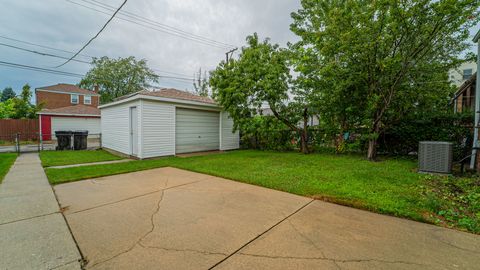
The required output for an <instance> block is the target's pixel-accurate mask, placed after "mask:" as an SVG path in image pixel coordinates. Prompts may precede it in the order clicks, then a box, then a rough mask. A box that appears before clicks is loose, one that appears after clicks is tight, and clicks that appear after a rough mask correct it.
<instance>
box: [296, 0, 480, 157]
mask: <svg viewBox="0 0 480 270" xmlns="http://www.w3.org/2000/svg"><path fill="white" fill-rule="evenodd" d="M292 17H293V19H294V22H293V23H292V25H291V30H292V31H293V32H294V33H295V34H297V35H298V36H299V37H300V38H301V41H300V42H299V43H298V44H296V46H295V48H296V50H297V51H298V52H299V54H300V55H307V57H303V58H300V61H299V62H300V63H299V64H298V66H299V67H300V70H299V71H300V72H301V73H302V74H301V75H302V76H304V77H306V78H308V79H309V80H310V81H309V82H308V84H304V86H305V85H307V86H308V87H311V88H317V89H318V91H317V94H316V97H317V104H320V105H325V106H327V107H325V108H328V109H331V111H330V112H329V115H330V116H331V117H332V119H333V120H332V122H334V123H336V125H337V126H338V125H339V124H338V123H339V122H338V120H339V119H341V118H344V119H345V121H346V122H345V123H348V125H351V126H353V125H354V126H362V127H366V128H367V129H368V134H367V135H368V138H369V143H368V154H367V156H368V158H369V159H370V160H374V159H375V158H376V153H377V139H378V137H379V135H380V134H381V133H382V132H384V130H385V128H386V127H388V126H389V125H390V124H391V123H392V122H394V121H395V119H399V118H401V117H402V115H403V114H404V113H405V112H408V111H409V110H412V109H413V110H414V109H416V108H418V107H419V106H420V105H421V103H420V101H422V100H423V101H427V100H428V95H430V93H432V94H431V95H435V96H437V95H438V96H445V97H446V96H447V94H448V92H449V91H450V88H449V87H448V82H447V79H446V77H444V76H445V74H446V73H447V71H448V70H449V69H450V68H452V67H454V66H456V65H458V64H459V62H460V61H459V60H460V59H459V55H460V54H461V52H462V51H464V50H465V49H466V48H467V46H468V44H467V42H466V40H467V38H468V37H469V31H468V30H469V28H470V27H472V26H473V25H475V24H476V23H477V22H478V21H479V18H480V17H479V16H478V0H419V1H408V0H400V1H399V0H378V1H371V0H331V1H322V0H302V8H301V9H300V10H298V11H297V12H295V13H292ZM305 52H307V53H305ZM442 76H443V77H444V78H445V79H444V78H442ZM439 77H440V78H439ZM437 79H441V80H444V82H435V83H434V81H433V80H437ZM326 84H330V86H331V88H328V87H325V85H326ZM420 84H427V85H428V84H429V86H430V87H425V86H424V85H423V86H420ZM419 90H422V91H427V92H430V93H419ZM328 104H330V105H331V106H328ZM325 111H326V110H324V112H325ZM340 122H341V121H340Z"/></svg>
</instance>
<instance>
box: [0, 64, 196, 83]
mask: <svg viewBox="0 0 480 270" xmlns="http://www.w3.org/2000/svg"><path fill="white" fill-rule="evenodd" d="M0 65H2V66H6V67H11V68H18V69H25V70H31V71H38V72H44V73H51V74H56V75H65V76H71V77H78V78H83V77H85V75H82V74H78V73H73V72H67V71H61V70H54V69H47V68H41V67H35V66H30V65H23V64H17V63H11V62H5V61H0ZM158 77H159V78H164V79H172V80H179V81H189V82H190V81H191V80H192V78H185V77H175V76H163V75H158Z"/></svg>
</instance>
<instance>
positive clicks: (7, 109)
mask: <svg viewBox="0 0 480 270" xmlns="http://www.w3.org/2000/svg"><path fill="white" fill-rule="evenodd" d="M14 115H15V104H14V101H13V99H12V98H11V99H9V100H7V101H4V102H0V119H5V118H12V117H13V116H14Z"/></svg>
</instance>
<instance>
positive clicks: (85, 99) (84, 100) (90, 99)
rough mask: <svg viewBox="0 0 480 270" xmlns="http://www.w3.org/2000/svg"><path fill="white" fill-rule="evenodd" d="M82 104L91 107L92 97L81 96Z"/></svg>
mask: <svg viewBox="0 0 480 270" xmlns="http://www.w3.org/2000/svg"><path fill="white" fill-rule="evenodd" d="M87 100H88V102H87ZM83 104H85V105H91V104H92V96H87V95H84V96H83Z"/></svg>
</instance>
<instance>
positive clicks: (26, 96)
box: [20, 83, 32, 103]
mask: <svg viewBox="0 0 480 270" xmlns="http://www.w3.org/2000/svg"><path fill="white" fill-rule="evenodd" d="M20 97H21V99H22V100H23V101H25V102H28V103H29V102H30V99H31V98H32V91H31V90H30V85H29V84H28V83H27V84H25V85H24V86H23V87H22V93H21V94H20Z"/></svg>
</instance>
